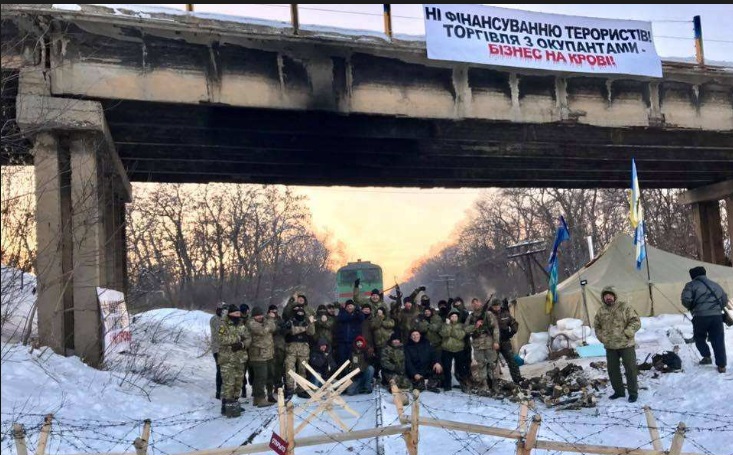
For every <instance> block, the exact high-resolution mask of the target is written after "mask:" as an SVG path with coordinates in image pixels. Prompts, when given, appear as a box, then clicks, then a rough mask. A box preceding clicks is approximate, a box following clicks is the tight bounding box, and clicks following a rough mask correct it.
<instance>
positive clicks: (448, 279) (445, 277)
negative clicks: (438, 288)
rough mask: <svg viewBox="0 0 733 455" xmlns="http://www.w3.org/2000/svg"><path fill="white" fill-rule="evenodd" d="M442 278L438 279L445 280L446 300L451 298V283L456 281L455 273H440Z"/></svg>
mask: <svg viewBox="0 0 733 455" xmlns="http://www.w3.org/2000/svg"><path fill="white" fill-rule="evenodd" d="M438 276H439V277H440V279H438V280H436V281H441V282H442V281H445V293H446V297H445V298H446V300H447V299H449V298H450V283H451V282H452V281H456V279H455V277H454V275H438Z"/></svg>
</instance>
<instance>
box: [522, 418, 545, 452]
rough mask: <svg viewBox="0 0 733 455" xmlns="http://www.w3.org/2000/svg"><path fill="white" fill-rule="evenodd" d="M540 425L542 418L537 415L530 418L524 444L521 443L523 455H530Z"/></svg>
mask: <svg viewBox="0 0 733 455" xmlns="http://www.w3.org/2000/svg"><path fill="white" fill-rule="evenodd" d="M541 423H542V417H540V416H539V415H535V416H534V417H532V424H531V425H530V426H529V431H528V432H527V436H526V437H525V438H524V442H523V443H522V448H523V450H522V453H523V454H524V455H531V453H532V448H533V447H534V445H535V443H536V442H537V433H538V432H539V431H540V424H541Z"/></svg>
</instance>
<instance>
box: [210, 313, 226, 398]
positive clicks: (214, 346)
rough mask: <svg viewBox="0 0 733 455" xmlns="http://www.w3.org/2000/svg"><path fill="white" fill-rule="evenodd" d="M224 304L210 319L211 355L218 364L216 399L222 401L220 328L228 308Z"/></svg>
mask: <svg viewBox="0 0 733 455" xmlns="http://www.w3.org/2000/svg"><path fill="white" fill-rule="evenodd" d="M228 306H229V305H227V304H226V303H224V302H219V303H218V304H217V305H216V314H215V315H213V316H211V319H209V328H210V329H211V353H212V354H214V363H215V364H216V399H217V400H221V368H219V327H221V318H222V313H223V311H224V310H225V309H226V308H227V307H228Z"/></svg>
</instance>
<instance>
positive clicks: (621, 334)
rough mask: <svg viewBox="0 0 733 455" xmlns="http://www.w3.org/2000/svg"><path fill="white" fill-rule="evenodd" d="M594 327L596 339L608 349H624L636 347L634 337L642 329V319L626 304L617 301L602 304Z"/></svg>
mask: <svg viewBox="0 0 733 455" xmlns="http://www.w3.org/2000/svg"><path fill="white" fill-rule="evenodd" d="M593 325H594V327H595V329H596V337H597V338H598V339H599V340H600V341H601V343H603V345H604V346H605V347H606V348H607V349H623V348H631V347H634V346H635V342H634V335H635V334H636V332H637V331H638V330H639V329H640V328H641V319H639V315H638V314H637V313H636V310H634V309H633V308H631V307H630V306H629V305H627V304H626V302H622V301H617V302H616V303H614V304H613V305H606V304H605V303H603V304H601V307H600V308H599V309H598V312H597V313H596V317H595V319H594V322H593Z"/></svg>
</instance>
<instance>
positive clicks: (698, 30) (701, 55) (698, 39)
mask: <svg viewBox="0 0 733 455" xmlns="http://www.w3.org/2000/svg"><path fill="white" fill-rule="evenodd" d="M692 23H693V24H694V26H695V56H696V57H697V63H698V64H699V65H704V64H705V51H704V49H703V46H702V21H701V20H700V16H695V17H693V18H692Z"/></svg>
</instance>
